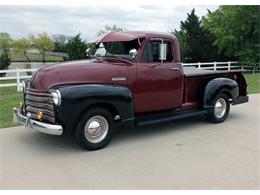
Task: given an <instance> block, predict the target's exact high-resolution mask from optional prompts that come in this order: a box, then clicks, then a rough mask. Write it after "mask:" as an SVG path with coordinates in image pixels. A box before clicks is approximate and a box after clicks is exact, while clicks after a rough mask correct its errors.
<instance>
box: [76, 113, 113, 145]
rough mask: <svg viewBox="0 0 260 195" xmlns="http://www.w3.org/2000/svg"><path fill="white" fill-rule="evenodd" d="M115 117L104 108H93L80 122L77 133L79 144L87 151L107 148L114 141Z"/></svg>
mask: <svg viewBox="0 0 260 195" xmlns="http://www.w3.org/2000/svg"><path fill="white" fill-rule="evenodd" d="M113 126H114V121H113V117H112V115H111V114H110V112H108V111H107V110H105V109H103V108H92V109H91V110H89V111H88V112H87V113H86V114H85V115H84V116H83V117H82V119H81V120H80V122H79V124H78V127H77V129H76V131H75V139H76V141H77V142H78V144H79V145H80V146H81V147H83V148H85V149H87V150H98V149H101V148H103V147H105V146H106V145H107V144H108V143H109V142H110V141H111V139H112V135H113V129H114V127H113Z"/></svg>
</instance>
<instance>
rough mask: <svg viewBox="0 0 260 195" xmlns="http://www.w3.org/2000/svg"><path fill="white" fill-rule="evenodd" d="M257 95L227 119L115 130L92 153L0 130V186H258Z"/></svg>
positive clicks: (61, 140)
mask: <svg viewBox="0 0 260 195" xmlns="http://www.w3.org/2000/svg"><path fill="white" fill-rule="evenodd" d="M259 104H260V94H258V95H251V96H250V102H249V103H247V104H242V105H238V106H234V107H231V113H230V115H229V118H228V119H227V121H225V122H224V123H222V124H210V123H208V122H206V121H205V120H204V118H203V117H202V116H199V117H195V118H189V119H182V120H178V121H173V122H171V123H167V124H160V125H153V126H146V127H142V128H131V129H120V130H118V132H117V133H116V135H115V137H114V139H113V140H112V142H111V144H110V145H108V147H107V148H105V149H103V150H99V151H94V152H88V151H84V150H82V149H81V148H79V147H78V146H77V145H76V144H75V143H74V141H73V139H71V138H70V137H69V136H66V135H64V136H60V137H58V136H50V135H44V134H40V133H32V132H27V131H25V130H24V128H23V127H15V128H7V129H1V130H0V189H260V144H259V143H260V122H259V121H260V107H259V106H260V105H259Z"/></svg>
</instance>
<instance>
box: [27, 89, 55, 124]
mask: <svg viewBox="0 0 260 195" xmlns="http://www.w3.org/2000/svg"><path fill="white" fill-rule="evenodd" d="M25 109H26V112H29V113H30V114H31V115H32V118H34V119H37V112H39V111H40V112H42V114H43V119H42V120H43V121H48V122H51V123H55V114H54V106H53V100H52V95H51V94H50V93H42V92H37V91H32V90H30V89H27V90H26V93H25Z"/></svg>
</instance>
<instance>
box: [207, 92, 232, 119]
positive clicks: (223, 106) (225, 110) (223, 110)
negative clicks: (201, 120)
mask: <svg viewBox="0 0 260 195" xmlns="http://www.w3.org/2000/svg"><path fill="white" fill-rule="evenodd" d="M212 105H213V108H211V109H210V110H209V112H208V113H207V114H206V117H207V119H208V121H210V122H213V123H221V122H223V121H225V120H226V118H227V116H228V114H229V110H230V102H229V98H228V96H227V95H226V94H224V93H220V94H218V95H217V96H216V97H215V98H214V100H213V101H212Z"/></svg>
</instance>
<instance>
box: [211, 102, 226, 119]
mask: <svg viewBox="0 0 260 195" xmlns="http://www.w3.org/2000/svg"><path fill="white" fill-rule="evenodd" d="M226 109H227V102H226V100H225V99H224V98H219V99H218V100H217V101H216V104H215V107H214V114H215V116H216V117H217V118H222V117H223V116H224V115H225V113H226Z"/></svg>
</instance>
